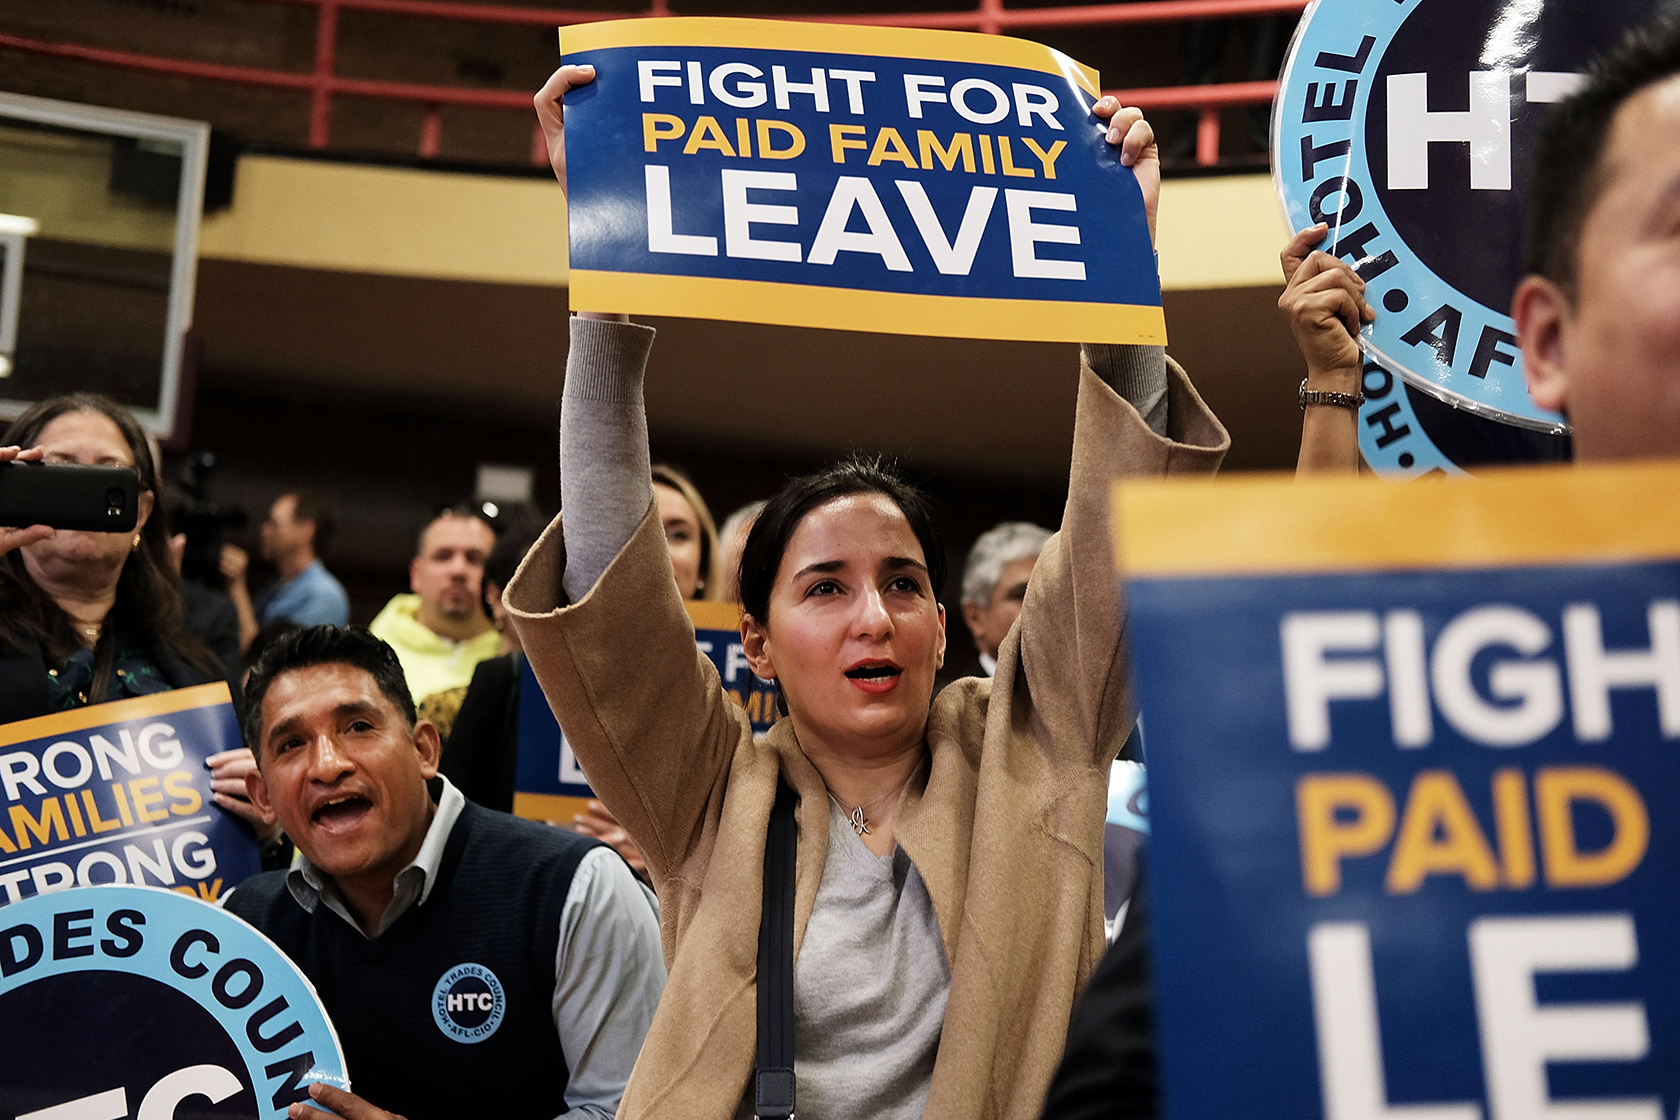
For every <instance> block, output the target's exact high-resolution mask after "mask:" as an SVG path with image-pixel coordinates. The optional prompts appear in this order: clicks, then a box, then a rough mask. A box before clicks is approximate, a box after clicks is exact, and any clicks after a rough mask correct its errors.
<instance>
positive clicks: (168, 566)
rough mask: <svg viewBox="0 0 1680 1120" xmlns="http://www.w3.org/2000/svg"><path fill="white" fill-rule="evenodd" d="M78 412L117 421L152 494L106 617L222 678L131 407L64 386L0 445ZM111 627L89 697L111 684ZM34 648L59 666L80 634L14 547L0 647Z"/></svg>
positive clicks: (1, 590) (31, 439)
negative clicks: (195, 630) (180, 567)
mask: <svg viewBox="0 0 1680 1120" xmlns="http://www.w3.org/2000/svg"><path fill="white" fill-rule="evenodd" d="M83 412H87V413H95V414H97V415H100V416H103V417H105V418H106V419H107V420H109V421H111V423H113V424H115V425H116V426H117V430H118V431H119V432H121V433H122V438H123V442H124V443H125V444H127V445H128V451H129V454H130V455H131V456H132V457H133V459H134V473H135V474H137V475H139V476H140V491H141V493H145V492H147V491H150V492H151V494H152V515H151V517H150V518H149V519H148V520H147V521H146V525H145V528H143V529H142V530H140V544H139V545H138V546H137V547H136V548H135V549H134V551H133V553H132V554H130V556H129V558H128V559H127V560H126V561H125V562H124V563H123V568H122V575H121V576H120V577H119V578H118V580H117V599H116V602H115V603H114V604H113V605H112V607H111V613H110V616H109V617H110V619H111V620H112V621H113V622H115V623H117V624H118V626H120V627H121V628H122V629H123V630H125V631H126V632H128V633H129V634H130V635H131V636H132V637H135V638H138V639H140V640H142V641H145V640H148V639H149V640H151V641H153V642H155V643H156V645H157V646H159V647H161V648H163V649H165V650H167V651H169V652H170V653H172V654H174V655H175V656H176V657H179V658H180V659H181V660H183V661H185V662H187V663H188V664H189V665H192V666H193V667H194V668H196V669H198V670H199V671H200V672H203V673H206V674H209V675H211V676H212V677H213V678H219V677H220V676H222V674H223V672H224V671H225V670H224V669H223V668H222V666H221V664H220V662H218V661H217V660H216V658H215V655H214V654H212V653H211V652H210V651H209V650H208V649H206V648H205V646H204V644H203V643H202V642H200V641H199V640H198V639H197V638H195V637H193V636H192V634H190V633H188V631H187V629H186V623H185V619H184V616H183V614H182V612H181V581H180V577H179V576H177V575H176V574H175V565H174V564H173V563H172V562H171V561H170V558H169V519H168V517H167V516H165V513H164V509H163V501H162V498H163V486H162V484H161V483H160V482H159V480H158V469H157V461H156V460H155V459H153V458H152V449H151V444H150V441H148V440H147V438H146V432H145V430H144V429H143V428H141V427H140V422H139V421H138V420H136V419H135V418H134V414H133V413H131V412H129V411H128V409H126V408H124V407H123V406H122V405H120V404H118V403H117V402H116V401H114V400H112V399H111V398H110V397H107V396H104V395H102V394H98V393H69V394H66V395H65V396H62V397H53V398H51V399H49V400H44V401H41V402H40V403H38V404H36V405H34V406H32V407H31V408H30V409H29V410H28V411H27V412H25V413H24V414H23V415H22V416H19V417H18V418H17V419H16V420H14V421H13V422H12V425H11V427H9V428H7V429H6V434H5V435H4V436H0V444H6V445H10V444H16V445H18V446H20V447H32V446H34V445H35V444H36V443H37V442H39V440H40V437H41V433H42V431H44V430H45V429H46V427H47V425H49V424H51V423H52V422H53V421H54V420H57V419H58V418H59V417H61V416H68V415H73V414H75V413H83ZM116 629H117V627H114V626H107V627H105V629H104V632H103V633H102V634H101V635H100V637H99V641H98V643H97V644H96V645H95V646H94V668H93V680H92V682H91V687H90V690H89V692H88V697H89V700H90V702H92V703H98V702H99V699H100V698H103V697H104V695H105V691H106V689H107V688H108V687H109V686H110V683H111V673H112V672H113V669H114V666H113V662H114V660H115V657H116V636H115V630H116ZM32 647H33V648H38V649H39V650H40V652H41V655H42V657H43V658H44V659H45V660H46V662H47V664H48V665H59V664H62V663H63V662H64V661H65V660H67V659H68V658H69V657H70V656H71V655H72V654H74V653H75V652H76V651H77V650H78V649H80V648H81V639H80V638H78V637H77V635H76V630H75V626H74V624H73V623H72V622H71V619H70V616H69V615H67V614H66V613H65V612H64V610H63V609H62V608H61V607H59V605H58V604H57V603H56V602H54V601H53V599H52V597H51V596H50V595H47V594H46V593H45V592H43V591H42V590H41V589H40V588H39V587H38V586H36V584H35V581H34V580H33V579H31V578H30V576H29V570H28V569H27V568H26V567H24V563H23V557H22V556H21V555H20V554H19V553H18V552H17V551H15V550H14V551H13V552H10V553H8V554H6V555H5V556H0V650H5V651H8V652H13V653H24V652H28V651H30V650H31V648H32Z"/></svg>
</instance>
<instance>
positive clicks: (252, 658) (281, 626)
mask: <svg viewBox="0 0 1680 1120" xmlns="http://www.w3.org/2000/svg"><path fill="white" fill-rule="evenodd" d="M302 629H303V627H301V626H299V625H298V624H297V623H295V622H293V621H292V620H291V619H289V618H277V619H275V620H274V621H273V622H270V623H269V624H268V625H267V626H264V627H261V628H260V629H258V631H257V632H256V634H255V635H254V636H252V638H251V644H250V646H249V647H248V648H247V649H246V650H245V668H246V670H247V671H249V670H250V669H251V668H252V666H254V665H256V663H257V662H258V661H261V660H262V655H263V654H265V653H267V652H268V651H269V649H270V648H272V647H273V645H274V643H275V642H278V641H279V640H280V639H281V638H284V637H285V636H286V635H287V634H295V633H297V632H298V631H299V630H302Z"/></svg>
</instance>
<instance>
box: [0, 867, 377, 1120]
mask: <svg viewBox="0 0 1680 1120" xmlns="http://www.w3.org/2000/svg"><path fill="white" fill-rule="evenodd" d="M316 1081H326V1082H327V1083H329V1084H332V1085H336V1086H338V1087H339V1088H343V1089H348V1088H349V1087H350V1083H349V1080H348V1079H347V1078H346V1076H345V1072H344V1054H343V1051H342V1050H340V1048H339V1044H338V1036H337V1035H336V1034H335V1033H334V1032H333V1028H332V1024H331V1023H330V1022H329V1021H328V1019H327V1015H326V1012H325V1010H324V1009H323V1008H322V1007H321V1004H320V1001H319V1000H318V999H317V998H316V995H315V989H314V988H313V987H312V986H311V985H310V983H309V981H308V980H307V979H305V978H304V976H303V974H302V973H301V972H299V971H298V970H297V967H296V966H295V965H293V964H292V962H291V961H290V960H289V959H288V958H287V957H286V956H285V954H283V953H282V952H281V951H280V950H279V949H278V948H277V947H276V946H275V945H274V943H273V942H272V941H270V940H269V939H268V938H266V937H264V936H263V935H262V934H261V933H258V932H257V931H256V930H255V929H253V928H251V927H250V926H249V925H246V924H245V923H244V922H242V921H240V920H239V919H238V918H236V917H234V916H233V915H232V914H229V913H227V912H225V911H223V910H220V909H217V908H216V907H214V906H210V905H208V904H206V903H204V902H199V901H197V900H195V899H192V898H189V897H186V896H185V895H181V894H177V893H176V892H174V891H168V890H163V889H161V888H156V887H134V886H98V887H82V888H78V889H75V890H68V891H59V892H54V893H51V894H44V895H37V896H35V897H33V898H26V899H24V900H23V901H21V902H15V903H13V904H11V905H10V906H7V907H5V908H4V910H0V1115H4V1116H15V1117H18V1118H19V1120H26V1118H27V1117H30V1116H32V1115H36V1114H40V1115H43V1116H51V1117H70V1116H77V1117H93V1116H100V1117H109V1118H111V1120H120V1118H123V1117H129V1116H136V1117H146V1116H186V1115H192V1116H195V1117H196V1116H203V1117H212V1116H213V1117H238V1118H245V1120H258V1118H260V1120H276V1118H279V1117H284V1116H285V1115H286V1114H287V1109H288V1107H289V1106H290V1105H291V1104H292V1103H293V1102H296V1101H305V1102H307V1101H308V1100H309V1096H308V1090H309V1086H310V1085H311V1084H312V1083H314V1082H316Z"/></svg>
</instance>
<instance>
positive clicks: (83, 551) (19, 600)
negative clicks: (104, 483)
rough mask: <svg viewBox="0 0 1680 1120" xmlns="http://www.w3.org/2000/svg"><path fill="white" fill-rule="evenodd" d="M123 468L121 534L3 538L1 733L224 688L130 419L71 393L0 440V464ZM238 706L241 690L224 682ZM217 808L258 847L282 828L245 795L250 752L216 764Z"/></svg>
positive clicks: (3, 532)
mask: <svg viewBox="0 0 1680 1120" xmlns="http://www.w3.org/2000/svg"><path fill="white" fill-rule="evenodd" d="M12 460H24V461H29V460H35V461H44V462H47V463H79V464H82V465H85V466H105V467H124V468H127V469H129V470H132V471H134V472H135V474H136V475H138V476H139V496H140V497H139V509H138V514H139V516H138V519H137V521H136V523H135V527H134V530H133V531H132V532H128V533H89V532H73V531H70V530H64V529H59V530H54V529H51V528H48V527H47V526H44V525H34V526H17V527H11V528H0V723H12V722H15V721H17V720H23V719H30V718H32V717H35V716H43V715H49V714H51V713H53V712H62V711H66V710H69V709H71V708H80V707H85V706H87V705H91V704H104V703H109V702H110V701H114V700H125V699H129V698H131V697H135V696H149V695H152V694H155V693H159V692H170V691H173V690H175V689H178V688H189V687H192V686H193V685H200V684H208V683H210V682H212V681H217V680H227V675H226V674H227V668H226V666H224V665H223V664H221V663H220V662H219V661H218V660H217V659H216V657H215V655H214V654H213V653H212V652H211V651H210V650H209V649H208V648H206V647H205V645H204V643H202V642H201V641H199V640H198V639H197V638H195V637H194V636H193V635H192V634H191V633H190V632H189V631H188V630H187V628H186V622H185V617H184V615H183V612H182V609H181V590H180V578H179V576H177V574H176V571H175V565H174V563H173V561H172V559H171V556H170V546H169V538H168V533H167V530H166V528H165V526H164V519H163V518H162V517H158V516H154V514H155V513H156V511H157V503H158V498H159V495H160V493H161V491H162V486H161V483H160V481H159V479H158V471H157V461H156V459H154V458H153V456H152V451H151V448H150V446H149V445H148V441H147V436H146V433H145V431H144V429H142V428H141V426H140V423H139V421H137V420H136V419H135V418H134V416H133V414H132V413H130V412H129V411H128V410H127V409H126V408H124V407H123V406H122V405H120V404H118V403H117V402H116V401H114V400H111V399H110V398H109V397H105V396H100V395H97V394H92V393H74V394H70V395H68V396H62V397H54V398H52V399H50V400H45V401H42V402H40V403H39V404H36V405H34V406H33V407H31V408H30V409H29V410H28V411H27V412H25V413H24V414H23V415H22V416H20V417H18V418H17V420H15V421H14V422H13V423H12V425H11V427H9V428H8V429H7V430H6V433H5V435H4V436H0V462H10V461H12ZM227 683H228V688H229V690H230V691H231V693H232V695H233V700H234V704H235V706H239V705H240V704H241V703H242V702H243V693H242V692H241V690H240V687H239V682H238V681H237V680H227ZM208 761H209V763H210V765H211V785H212V788H213V789H214V790H215V797H216V803H217V804H218V805H220V806H221V807H222V808H224V809H226V810H228V811H229V812H231V813H233V814H235V815H236V816H238V817H240V818H241V819H243V820H244V821H246V822H247V823H248V824H249V825H251V827H252V829H253V830H254V831H255V832H256V834H257V838H258V840H259V841H261V842H263V843H264V844H265V845H266V844H269V843H271V842H272V841H274V840H275V839H276V838H277V837H278V833H279V829H278V828H277V827H275V826H274V825H272V824H271V823H269V822H267V821H265V819H264V817H263V814H262V813H260V812H259V811H258V810H257V809H256V808H255V807H253V806H252V805H251V803H250V802H249V801H248V800H247V799H246V796H245V775H246V774H247V773H249V772H250V770H251V769H252V768H253V763H252V761H251V756H250V752H249V751H245V750H243V749H235V750H231V751H225V752H222V753H221V754H217V755H213V756H211V758H210V759H209V760H208Z"/></svg>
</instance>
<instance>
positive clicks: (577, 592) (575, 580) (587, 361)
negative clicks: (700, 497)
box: [560, 317, 654, 602]
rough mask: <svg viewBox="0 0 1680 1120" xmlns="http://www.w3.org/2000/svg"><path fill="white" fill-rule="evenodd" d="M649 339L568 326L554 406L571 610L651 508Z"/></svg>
mask: <svg viewBox="0 0 1680 1120" xmlns="http://www.w3.org/2000/svg"><path fill="white" fill-rule="evenodd" d="M653 335H654V331H653V328H652V327H643V326H639V325H637V324H635V323H619V322H608V321H606V320H602V319H580V318H576V317H574V318H573V319H572V321H571V347H570V349H569V350H568V352H567V355H566V388H565V391H564V393H563V394H562V395H561V399H560V509H561V513H560V520H561V525H562V526H563V527H564V530H565V534H566V570H565V572H564V573H563V574H562V575H561V577H560V583H561V586H562V588H563V589H564V590H565V592H566V595H567V596H568V597H569V598H570V599H571V600H572V601H573V602H576V601H577V600H579V599H581V598H583V597H584V596H585V595H587V594H588V593H589V589H590V588H592V587H594V586H595V581H596V580H598V579H600V578H601V573H602V572H605V571H606V570H607V565H608V564H610V563H612V560H613V557H615V556H617V555H618V553H619V550H620V549H622V548H623V547H624V545H625V543H626V542H628V541H629V540H630V535H631V534H632V533H634V532H635V531H636V526H638V525H640V524H641V523H642V518H643V517H644V516H646V515H647V511H648V506H649V505H650V504H651V503H652V501H653V483H652V481H651V477H650V473H649V471H650V467H649V463H648V434H647V409H646V407H645V406H644V405H643V403H642V375H643V374H644V373H645V372H646V370H647V360H648V353H649V351H650V350H652V348H653Z"/></svg>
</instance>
